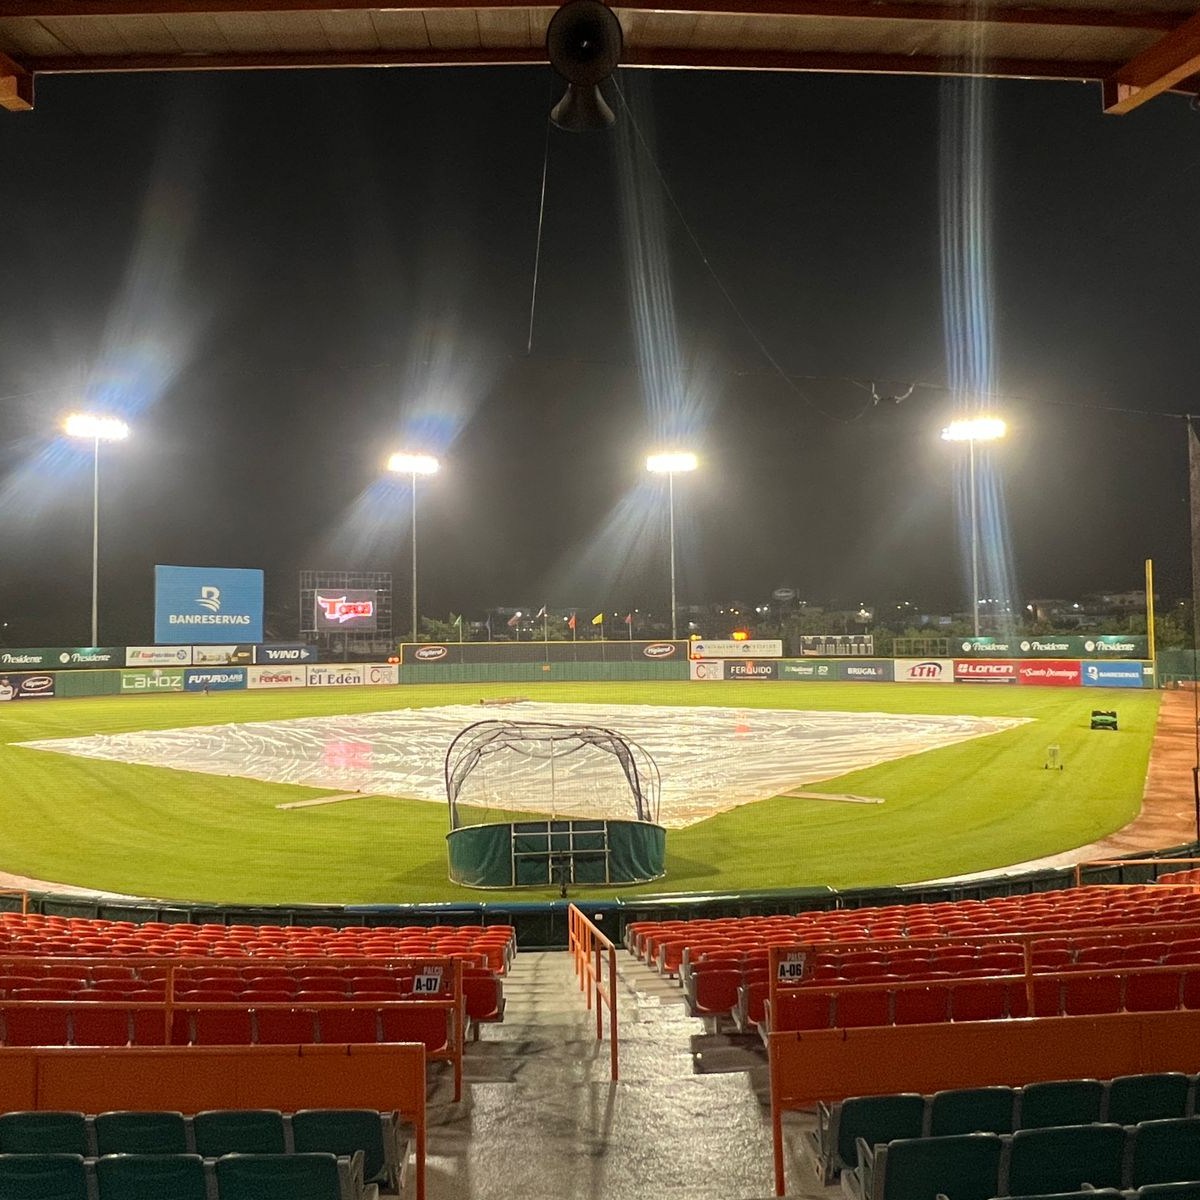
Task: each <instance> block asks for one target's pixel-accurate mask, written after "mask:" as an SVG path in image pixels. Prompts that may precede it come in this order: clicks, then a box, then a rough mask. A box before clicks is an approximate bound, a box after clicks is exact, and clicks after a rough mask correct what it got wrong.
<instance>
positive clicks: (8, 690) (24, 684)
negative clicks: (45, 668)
mask: <svg viewBox="0 0 1200 1200" xmlns="http://www.w3.org/2000/svg"><path fill="white" fill-rule="evenodd" d="M53 699H54V676H53V675H24V674H21V675H3V674H0V701H4V700H53Z"/></svg>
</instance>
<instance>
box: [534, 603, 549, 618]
mask: <svg viewBox="0 0 1200 1200" xmlns="http://www.w3.org/2000/svg"><path fill="white" fill-rule="evenodd" d="M545 615H546V606H545V605H544V604H543V605H542V607H541V608H539V609H538V610H537V612H535V613H534V614H533V619H534V620H535V621H536V620H537V619H538V617H544V616H545Z"/></svg>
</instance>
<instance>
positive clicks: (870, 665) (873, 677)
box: [838, 658, 892, 683]
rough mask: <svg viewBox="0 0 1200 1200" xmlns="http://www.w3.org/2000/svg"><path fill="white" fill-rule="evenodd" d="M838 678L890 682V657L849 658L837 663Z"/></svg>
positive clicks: (858, 681) (848, 680)
mask: <svg viewBox="0 0 1200 1200" xmlns="http://www.w3.org/2000/svg"><path fill="white" fill-rule="evenodd" d="M838 678H839V679H843V680H846V681H847V682H854V683H864V682H872V683H879V682H891V679H892V660H891V659H890V658H868V659H861V658H859V659H854V658H852V659H849V660H848V661H845V662H839V663H838Z"/></svg>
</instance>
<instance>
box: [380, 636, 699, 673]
mask: <svg viewBox="0 0 1200 1200" xmlns="http://www.w3.org/2000/svg"><path fill="white" fill-rule="evenodd" d="M687 654H688V643H687V642H685V641H683V640H682V639H680V640H678V641H674V642H672V641H667V640H663V641H655V642H647V641H641V640H639V639H637V638H634V639H633V640H632V641H631V640H630V639H628V638H613V639H612V640H611V641H610V640H605V639H601V638H583V639H581V640H579V641H571V640H570V639H569V638H568V639H566V640H564V641H561V642H538V641H534V642H499V641H496V642H405V643H404V644H403V645H402V646H401V647H400V661H401V662H402V663H403V664H404V665H405V666H406V667H409V666H413V665H415V664H416V663H423V664H424V665H426V666H429V665H431V664H432V665H438V664H442V665H445V666H450V665H451V664H454V665H457V664H460V663H461V664H465V665H467V666H482V665H485V664H487V665H491V664H493V663H504V664H506V665H508V664H512V663H605V662H612V663H627V662H634V663H645V662H682V661H683V660H684V659H685V658H686V657H687Z"/></svg>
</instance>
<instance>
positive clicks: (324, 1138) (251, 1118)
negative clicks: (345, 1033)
mask: <svg viewBox="0 0 1200 1200" xmlns="http://www.w3.org/2000/svg"><path fill="white" fill-rule="evenodd" d="M304 1153H328V1154H334V1155H336V1156H338V1157H346V1158H357V1159H360V1160H361V1163H360V1170H359V1173H360V1175H361V1177H362V1178H363V1179H364V1180H366V1181H367V1182H371V1183H382V1184H383V1185H384V1186H385V1187H388V1188H394V1187H395V1186H396V1184H397V1183H398V1181H399V1179H400V1175H401V1170H402V1167H403V1164H404V1161H405V1157H406V1155H407V1138H406V1136H405V1134H404V1130H403V1127H402V1126H401V1124H400V1122H399V1119H398V1117H397V1115H396V1114H395V1113H380V1112H375V1111H374V1110H372V1109H303V1110H300V1111H298V1112H295V1113H292V1114H290V1115H287V1114H284V1113H281V1112H279V1111H277V1110H275V1109H214V1110H210V1111H207V1112H200V1113H196V1114H195V1115H194V1116H191V1117H185V1116H184V1115H183V1114H182V1113H179V1112H106V1113H99V1114H97V1115H96V1116H85V1115H84V1114H83V1113H80V1112H12V1113H4V1114H0V1156H6V1157H7V1156H13V1155H32V1154H53V1155H72V1156H74V1157H76V1158H80V1159H84V1160H92V1159H96V1158H102V1157H105V1156H112V1155H122V1156H126V1155H152V1156H164V1155H196V1156H200V1157H203V1158H206V1159H215V1158H220V1157H221V1156H223V1155H226V1154H269V1155H284V1154H304Z"/></svg>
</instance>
